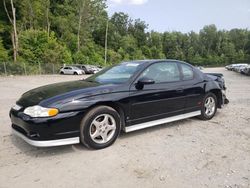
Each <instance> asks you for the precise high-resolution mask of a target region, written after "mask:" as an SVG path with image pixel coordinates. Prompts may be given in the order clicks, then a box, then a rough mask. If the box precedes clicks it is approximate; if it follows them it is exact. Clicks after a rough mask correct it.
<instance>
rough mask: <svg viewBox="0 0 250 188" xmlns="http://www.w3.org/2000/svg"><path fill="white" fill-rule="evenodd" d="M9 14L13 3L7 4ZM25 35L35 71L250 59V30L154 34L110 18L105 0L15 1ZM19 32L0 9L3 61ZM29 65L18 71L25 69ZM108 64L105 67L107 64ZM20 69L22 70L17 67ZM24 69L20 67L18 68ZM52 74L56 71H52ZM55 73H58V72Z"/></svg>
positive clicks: (120, 17) (24, 49)
mask: <svg viewBox="0 0 250 188" xmlns="http://www.w3.org/2000/svg"><path fill="white" fill-rule="evenodd" d="M6 4H7V8H8V9H9V13H11V9H10V1H9V0H6ZM14 5H15V7H16V13H17V16H16V18H17V30H18V36H19V52H18V61H19V62H22V63H26V64H25V65H27V66H26V69H27V70H29V72H33V73H35V71H37V70H38V68H37V67H38V65H40V66H43V67H44V68H46V66H48V67H51V65H53V67H54V68H55V67H56V66H59V65H62V64H71V63H74V64H95V65H104V58H105V57H104V54H105V50H104V48H105V34H106V29H107V26H108V38H107V39H108V51H107V64H108V65H112V64H116V63H118V62H120V61H123V60H134V59H162V58H169V59H180V60H184V61H187V62H190V63H192V64H195V65H211V66H212V65H216V66H220V65H224V64H229V63H243V62H249V61H250V31H249V30H247V29H232V30H230V31H224V30H218V29H217V28H216V26H215V25H208V26H204V28H202V29H201V30H200V32H199V33H195V32H190V33H181V32H177V31H173V32H164V33H159V32H155V31H148V30H147V29H148V25H147V24H146V23H145V22H144V21H142V20H140V19H135V20H132V19H131V18H130V16H129V15H128V14H126V13H123V12H118V13H114V14H113V15H112V16H111V18H108V13H107V11H106V1H105V0H75V1H72V0H63V1H62V0H61V1H56V0H36V1H31V0H22V1H14ZM12 33H13V28H12V25H11V23H10V22H9V20H8V17H7V14H6V12H5V10H4V8H3V6H0V62H2V61H7V60H10V59H11V58H12V53H13V49H12V41H11V36H12ZM23 65H24V64H21V65H20V66H18V65H16V64H15V65H13V67H12V68H13V69H17V70H16V71H15V73H18V70H22V69H24V68H23V67H24V66H23ZM104 66H105V65H104ZM15 67H16V68H15ZM18 67H19V68H18ZM50 72H51V71H50ZM52 72H53V71H52Z"/></svg>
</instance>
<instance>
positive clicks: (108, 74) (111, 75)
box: [86, 63, 139, 84]
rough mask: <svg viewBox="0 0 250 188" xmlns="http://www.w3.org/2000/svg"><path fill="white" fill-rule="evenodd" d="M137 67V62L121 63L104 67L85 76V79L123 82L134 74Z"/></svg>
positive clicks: (115, 82)
mask: <svg viewBox="0 0 250 188" xmlns="http://www.w3.org/2000/svg"><path fill="white" fill-rule="evenodd" d="M138 67H139V64H138V63H122V64H119V65H116V66H113V67H110V68H107V69H104V70H102V71H100V72H99V73H97V74H94V75H93V76H91V77H89V78H87V79H86V81H90V82H99V83H113V84H119V83H125V82H127V81H128V80H129V79H130V78H131V77H132V76H133V75H134V73H135V72H136V71H137V70H138Z"/></svg>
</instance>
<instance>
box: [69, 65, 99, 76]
mask: <svg viewBox="0 0 250 188" xmlns="http://www.w3.org/2000/svg"><path fill="white" fill-rule="evenodd" d="M74 66H75V67H78V68H79V69H82V70H83V71H84V72H85V74H94V72H95V70H94V69H93V68H92V65H84V64H77V65H74Z"/></svg>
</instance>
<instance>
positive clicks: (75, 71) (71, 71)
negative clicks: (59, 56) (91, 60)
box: [60, 66, 85, 75]
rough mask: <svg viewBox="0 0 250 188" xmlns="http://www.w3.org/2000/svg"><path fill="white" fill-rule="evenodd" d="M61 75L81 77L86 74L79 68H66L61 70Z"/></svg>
mask: <svg viewBox="0 0 250 188" xmlns="http://www.w3.org/2000/svg"><path fill="white" fill-rule="evenodd" d="M60 74H71V75H81V74H85V72H84V71H83V70H81V69H79V68H78V67H74V66H65V67H62V68H61V69H60Z"/></svg>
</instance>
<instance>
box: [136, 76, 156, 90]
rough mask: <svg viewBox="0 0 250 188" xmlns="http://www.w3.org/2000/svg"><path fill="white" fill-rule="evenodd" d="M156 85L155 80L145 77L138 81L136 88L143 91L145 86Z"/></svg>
mask: <svg viewBox="0 0 250 188" xmlns="http://www.w3.org/2000/svg"><path fill="white" fill-rule="evenodd" d="M154 83H155V81H154V80H153V79H151V78H147V77H143V78H140V79H139V80H138V82H137V83H136V88H137V89H143V86H144V85H150V84H154Z"/></svg>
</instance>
